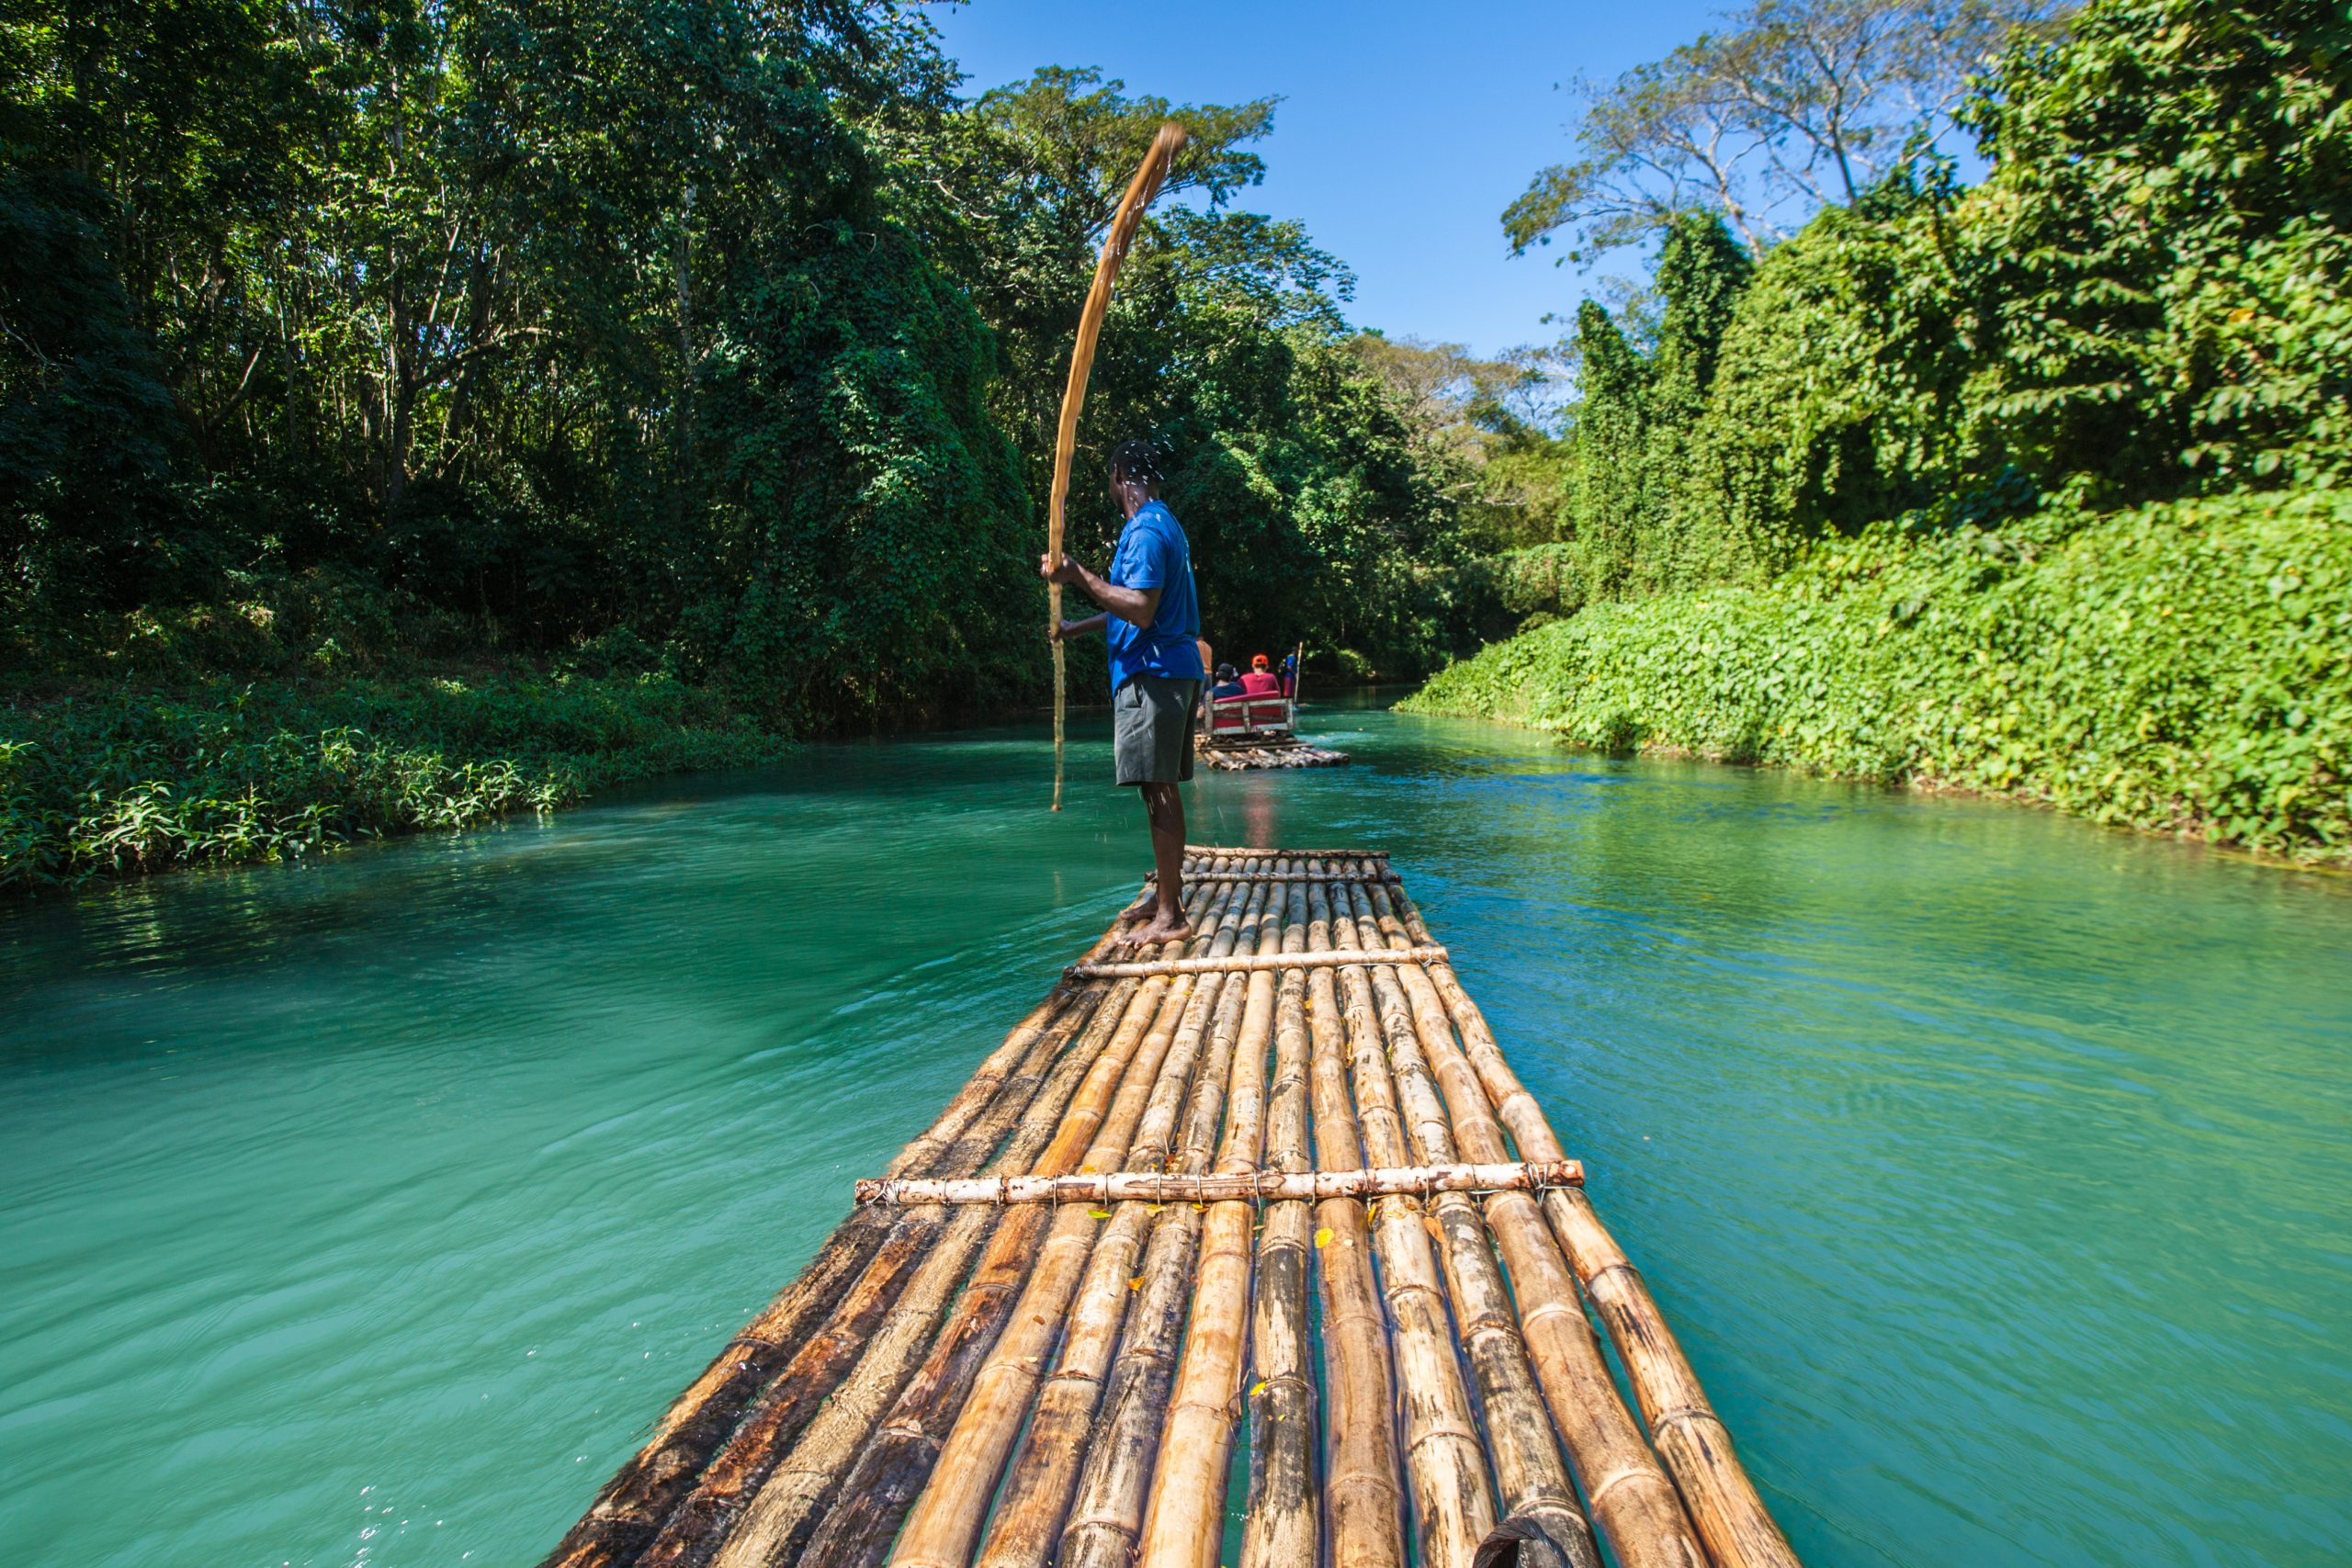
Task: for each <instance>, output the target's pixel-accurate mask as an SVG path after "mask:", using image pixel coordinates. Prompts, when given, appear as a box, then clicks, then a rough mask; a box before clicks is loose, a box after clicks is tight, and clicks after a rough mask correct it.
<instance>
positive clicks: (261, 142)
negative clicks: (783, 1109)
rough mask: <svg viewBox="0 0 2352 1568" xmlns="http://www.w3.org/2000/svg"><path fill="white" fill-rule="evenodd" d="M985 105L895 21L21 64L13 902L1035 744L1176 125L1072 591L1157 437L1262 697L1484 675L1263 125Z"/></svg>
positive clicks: (2, 167) (9, 851)
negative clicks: (1115, 264)
mask: <svg viewBox="0 0 2352 1568" xmlns="http://www.w3.org/2000/svg"><path fill="white" fill-rule="evenodd" d="M959 83H960V78H959V76H958V73H957V72H956V67H955V65H954V62H952V61H949V60H948V59H946V58H945V57H944V55H943V54H942V52H941V51H940V49H939V47H938V42H937V39H936V38H935V36H934V34H933V31H932V29H931V28H930V25H929V23H928V21H927V20H926V19H925V13H924V11H923V10H922V7H920V6H899V5H897V4H891V3H888V0H877V3H871V4H858V3H840V4H835V3H831V0H828V3H825V4H820V5H816V6H805V7H797V8H796V7H785V8H782V9H779V8H776V7H774V6H758V5H753V4H749V3H747V0H684V3H683V4H676V3H672V0H662V3H661V4H653V3H651V0H598V3H596V4H594V5H589V4H582V3H579V0H553V3H552V4H539V3H537V0H534V3H531V4H504V3H502V4H497V5H492V6H461V7H454V8H451V7H439V8H435V7H417V6H400V5H395V6H391V7H390V8H389V9H387V8H383V7H361V8H359V9H356V10H353V9H338V8H335V7H326V8H321V7H317V6H308V5H302V4H285V3H282V0H191V3H188V4H179V5H173V6H154V5H150V4H145V3H140V0H134V3H132V4H129V5H123V6H105V7H96V8H93V7H90V6H76V5H69V4H65V3H63V0H28V4H26V5H22V6H16V7H14V8H12V9H11V10H10V12H9V13H8V16H7V17H6V19H5V20H0V749H5V755H6V763H5V764H4V765H5V769H6V773H5V775H4V776H0V790H5V798H6V811H7V813H8V815H7V817H6V822H5V825H0V846H5V847H0V885H5V884H7V883H12V882H13V883H25V882H38V881H48V880H56V879H62V878H72V877H74V876H77V875H80V874H86V873H89V872H92V871H112V870H127V869H134V868H152V867H154V866H158V865H163V864H170V863H180V862H184V861H187V860H195V859H226V858H235V857H242V856H250V855H256V854H261V855H267V854H285V853H292V852H300V851H302V850H304V849H306V848H308V847H310V846H313V845H317V844H321V843H324V842H329V841H332V840H334V839H336V838H338V837H344V836H348V835H351V834H355V833H361V832H373V831H384V830H390V829H396V828H399V827H401V826H404V825H424V824H439V823H447V822H456V821H462V820H468V819H471V818H475V817H478V816H480V815H481V814H482V813H485V812H488V811H493V810H497V809H501V808H503V807H510V806H543V805H546V804H549V803H553V802H556V801H559V800H561V799H564V798H568V797H570V796H571V795H575V794H577V793H578V791H579V790H581V789H583V788H586V787H589V786H591V785H593V784H595V783H597V782H599V781H600V780H603V779H607V778H611V777H616V776H626V775H628V774H630V773H639V772H643V771H646V770H649V769H653V768H660V767H670V766H700V765H705V764H707V763H709V762H713V761H721V760H727V759H733V758H741V757H747V756H752V755H758V754H764V753H765V752H767V751H772V750H774V748H775V745H777V744H780V743H782V741H783V740H784V739H785V738H788V737H793V736H799V735H808V734H813V733H821V732H824V731H827V730H833V729H840V728H853V727H873V726H878V725H885V724H898V723H906V722H916V721H922V720H925V719H931V718H937V717H941V716H954V715H961V714H978V713H986V712H990V711H998V710H1002V709H1004V708H1006V707H1008V706H1010V705H1020V704H1025V703H1032V702H1035V701H1038V700H1041V699H1042V698H1043V697H1044V695H1045V694H1046V692H1047V691H1048V690H1049V689H1050V688H1049V677H1048V673H1047V672H1048V670H1049V665H1048V662H1047V651H1046V643H1045V639H1044V637H1043V636H1042V632H1041V627H1042V626H1043V621H1044V603H1045V597H1044V590H1043V587H1042V585H1041V584H1040V583H1039V582H1038V581H1037V580H1036V577H1035V571H1034V562H1035V553H1036V549H1037V547H1038V541H1039V540H1040V539H1041V538H1042V537H1043V527H1042V522H1041V506H1040V499H1041V496H1042V492H1043V491H1044V488H1045V485H1046V477H1047V474H1048V471H1049V468H1050V454H1051V450H1052V445H1053V443H1052V438H1051V434H1052V422H1053V420H1054V417H1055V412H1056V409H1057V402H1058V398H1059V393H1060V387H1061V381H1062V377H1063V373H1064V368H1065V367H1066V365H1067V362H1068V356H1069V339H1070V334H1071V333H1072V331H1073V330H1074V327H1075V323H1076V320H1077V317H1078V313H1079V306H1080V300H1081V299H1082V298H1083V296H1084V293H1085V289H1086V287H1087V284H1088V281H1089V279H1090V277H1091V272H1092V266H1093V259H1094V252H1095V249H1096V248H1097V246H1098V245H1099V243H1100V240H1101V231H1102V226H1103V223H1104V222H1105V220H1107V217H1108V214H1109V213H1110V211H1111V209H1112V207H1113V205H1114V200H1115V197H1116V194H1117V192H1118V190H1119V189H1120V187H1121V186H1123V185H1124V183H1125V179H1126V178H1127V175H1128V174H1129V172H1130V171H1131V170H1132V168H1133V166H1134V164H1135V163H1136V160H1137V158H1138V157H1139V156H1140V155H1141V152H1142V151H1143V149H1144V147H1145V145H1146V144H1147V143H1148V140H1149V138H1150V136H1151V134H1152V131H1153V130H1154V129H1155V127H1156V126H1157V125H1158V123H1159V121H1160V120H1161V119H1162V118H1167V117H1172V118H1177V119H1180V120H1182V122H1183V123H1184V124H1185V125H1186V126H1187V128H1188V129H1189V130H1191V132H1192V136H1193V141H1192V144H1191V146H1190V147H1189V148H1188V149H1187V151H1186V152H1185V153H1184V154H1183V156H1182V160H1181V161H1180V163H1179V164H1178V165H1177V167H1176V169H1175V171H1174V174H1173V176H1172V178H1171V180H1170V197H1171V198H1174V199H1171V200H1170V201H1167V202H1164V203H1163V204H1162V206H1161V207H1160V208H1159V209H1158V211H1157V212H1156V213H1155V214H1154V215H1153V217H1152V218H1151V220H1149V221H1148V224H1147V225H1146V228H1145V231H1144V233H1143V236H1142V238H1141V239H1140V240H1139V241H1138V243H1137V247H1136V253H1135V254H1134V255H1133V257H1132V259H1131V260H1130V262H1129V263H1128V265H1127V267H1126V269H1125V273H1124V275H1123V278H1122V288H1121V292H1120V295H1119V299H1118V302H1117V305H1116V307H1115V309H1114V312H1113V318H1112V321H1110V323H1109V326H1108V328H1107V330H1106V332H1105V334H1104V337H1103V348H1102V351H1101V354H1100V355H1099V357H1098V358H1097V360H1096V362H1095V367H1094V378H1093V389H1092V392H1091V397H1090V399H1089V400H1088V403H1087V407H1086V419H1085V423H1084V425H1083V427H1082V429H1081V431H1080V475H1081V482H1080V484H1079V486H1078V487H1077V489H1078V493H1077V495H1076V496H1075V498H1074V502H1075V504H1074V508H1073V525H1072V527H1073V534H1072V537H1073V547H1074V548H1077V549H1079V550H1080V551H1082V552H1085V553H1088V554H1091V555H1093V556H1095V557H1097V558H1100V557H1101V556H1102V555H1103V553H1104V551H1105V550H1106V549H1107V547H1108V544H1109V541H1110V539H1111V538H1112V537H1113V534H1114V529H1113V525H1114V524H1115V522H1116V518H1115V517H1114V515H1113V514H1112V513H1110V512H1109V510H1108V509H1107V507H1106V506H1105V505H1104V504H1103V503H1102V502H1101V501H1100V498H1099V496H1098V495H1097V494H1096V491H1095V489H1094V486H1093V484H1092V481H1091V479H1085V478H1084V476H1087V475H1091V474H1093V473H1095V472H1097V471H1099V466H1100V460H1101V457H1102V456H1103V453H1104V452H1106V451H1107V450H1108V448H1109V446H1110V445H1111V444H1112V443H1113V442H1114V441H1115V440H1117V439H1119V438H1122V437H1125V436H1127V435H1130V434H1137V433H1145V434H1150V435H1152V436H1154V437H1155V438H1157V439H1158V440H1159V442H1160V443H1161V444H1162V445H1163V446H1165V447H1166V448H1167V449H1168V450H1169V451H1170V453H1171V454H1172V455H1173V457H1174V461H1173V463H1172V465H1171V470H1170V475H1169V484H1168V494H1169V497H1170V501H1171V502H1172V503H1173V504H1174V505H1175V506H1176V507H1177V509H1178V510H1179V512H1180V513H1181V514H1182V516H1183V517H1184V519H1185V521H1186V524H1187V525H1188V527H1189V529H1190V530H1191V533H1192V536H1193V544H1194V549H1195V556H1196V559H1197V561H1198V563H1199V569H1200V578H1201V588H1202V594H1203V599H1204V604H1205V605H1206V607H1207V609H1208V611H1209V615H1210V617H1211V621H1212V624H1213V625H1214V626H1215V627H1216V631H1217V635H1218V637H1219V638H1220V639H1221V640H1222V641H1224V642H1225V643H1226V644H1227V646H1233V645H1236V644H1240V645H1254V646H1263V647H1276V646H1283V645H1286V644H1288V643H1290V642H1293V641H1295V640H1298V639H1301V638H1304V639H1306V641H1307V642H1308V643H1309V645H1310V646H1311V647H1314V648H1317V649H1320V650H1324V653H1323V658H1324V660H1325V663H1326V667H1327V669H1329V671H1332V672H1341V673H1345V674H1348V675H1351V676H1359V677H1361V676H1370V675H1387V676H1392V677H1393V676H1399V675H1406V676H1409V675H1415V674H1419V673H1422V672H1425V671H1429V670H1430V669H1433V668H1435V667H1437V666H1438V665H1439V664H1441V663H1442V662H1443V661H1444V660H1446V659H1447V658H1448V657H1450V656H1452V655H1453V654H1455V653H1459V652H1462V651H1465V650H1466V649H1469V648H1471V647H1474V646H1476V633H1477V628H1476V626H1474V624H1473V621H1474V616H1473V615H1472V614H1471V611H1470V608H1469V603H1470V600H1472V599H1473V598H1475V597H1476V592H1475V578H1473V577H1470V576H1465V572H1466V571H1467V569H1468V566H1469V563H1470V561H1471V559H1472V558H1473V556H1474V555H1475V553H1476V552H1475V550H1474V548H1473V547H1472V545H1471V543H1470V541H1469V540H1468V539H1467V538H1466V537H1465V536H1464V532H1463V529H1462V525H1461V520H1460V510H1461V509H1460V506H1459V504H1458V503H1457V501H1456V500H1455V497H1456V495H1457V494H1458V493H1459V492H1460V491H1461V490H1462V489H1463V486H1462V484H1461V482H1460V480H1459V477H1458V474H1457V469H1458V468H1459V466H1460V461H1461V460H1460V459H1459V458H1458V457H1455V456H1453V455H1451V454H1449V453H1448V452H1447V451H1446V450H1445V449H1444V447H1443V446H1442V444H1441V443H1439V442H1437V441H1436V440H1434V439H1433V438H1432V436H1431V434H1430V431H1429V430H1428V429H1427V428H1425V427H1424V425H1423V424H1422V423H1419V422H1418V421H1417V420H1416V419H1415V418H1414V417H1413V415H1412V412H1411V411H1410V409H1409V408H1408V404H1407V402H1406V401H1405V400H1404V399H1403V398H1402V397H1401V396H1400V395H1399V394H1398V393H1397V391H1396V390H1395V389H1393V388H1392V387H1391V385H1390V384H1389V383H1388V382H1387V381H1385V379H1383V378H1381V377H1380V376H1379V374H1378V373H1377V372H1376V371H1375V370H1374V368H1372V367H1368V366H1367V365H1366V364H1365V363H1364V362H1363V359H1362V358H1361V357H1360V356H1359V355H1356V354H1355V353H1353V352H1352V351H1351V347H1350V343H1351V338H1352V337H1353V335H1354V334H1353V331H1352V329H1351V328H1350V327H1349V326H1348V324H1347V322H1346V321H1345V319H1344V316H1343V308H1344V305H1345V302H1346V300H1347V299H1348V298H1349V295H1350V291H1351V287H1352V283H1351V276H1350V275H1349V274H1348V272H1347V270H1346V268H1345V266H1344V265H1342V264H1341V263H1340V261H1339V260H1338V259H1337V258H1335V257H1333V256H1331V255H1329V254H1327V253H1325V252H1323V251H1322V250H1320V249H1318V248H1317V246H1316V245H1315V244H1314V243H1312V240H1311V238H1310V237H1309V236H1308V235H1307V234H1306V233H1305V232H1304V231H1302V230H1301V229H1300V228H1299V227H1298V226H1297V225H1296V224H1294V223H1287V222H1281V221H1276V220H1271V219H1268V218H1265V217H1262V216H1260V215H1256V214H1252V213H1250V212H1248V211H1245V210H1242V209H1240V207H1239V205H1238V200H1239V197H1241V196H1242V194H1243V193H1245V192H1246V191H1247V190H1248V189H1249V188H1250V186H1253V185H1255V184H1256V183H1257V182H1258V181H1259V180H1260V179H1261V177H1262V174H1263V165H1262V164H1261V160H1260V158H1259V156H1258V155H1257V154H1256V153H1255V152H1252V151H1250V148H1251V146H1252V144H1253V143H1255V142H1257V141H1260V140H1261V139H1262V138H1263V137H1264V136H1265V135H1266V133H1267V131H1268V130H1269V129H1270V128H1271V126H1272V114H1273V102H1272V100H1271V99H1269V100H1265V101H1261V102H1253V103H1245V104H1238V105H1182V104H1173V105H1171V104H1170V103H1167V102H1165V101H1163V100H1160V99H1158V98H1152V97H1145V96H1130V95H1129V94H1127V93H1126V91H1125V88H1124V87H1123V85H1121V84H1119V83H1117V82H1113V81H1106V80H1103V79H1102V78H1101V77H1099V76H1098V75H1097V74H1095V73H1091V72H1087V71H1083V70H1074V69H1064V68H1046V69H1042V70H1040V71H1038V72H1037V73H1035V74H1034V75H1033V76H1031V77H1029V78H1028V79H1026V80H1023V81H1022V82H1019V83H1016V84H1014V85H1011V86H1009V87H1004V88H1001V89H999V90H995V91H990V92H986V93H981V94H978V95H976V96H970V95H965V94H964V93H963V92H962V91H961V89H960V85H959ZM1465 584H1472V585H1473V586H1465ZM1074 669H1075V671H1076V673H1077V675H1078V682H1079V684H1078V690H1077V692H1076V694H1075V695H1076V696H1077V698H1078V700H1080V701H1085V700H1087V699H1088V697H1089V696H1090V695H1097V696H1099V695H1102V694H1101V693H1099V692H1095V691H1092V690H1091V688H1090V687H1089V685H1088V682H1094V683H1095V685H1098V686H1099V685H1100V683H1101V682H1102V680H1103V677H1102V674H1101V672H1100V671H1099V670H1098V669H1096V668H1095V666H1094V665H1093V664H1091V663H1090V662H1089V661H1087V660H1076V661H1074Z"/></svg>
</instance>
